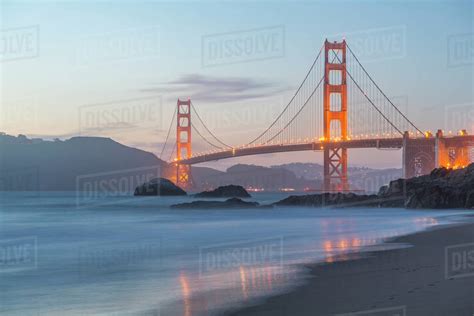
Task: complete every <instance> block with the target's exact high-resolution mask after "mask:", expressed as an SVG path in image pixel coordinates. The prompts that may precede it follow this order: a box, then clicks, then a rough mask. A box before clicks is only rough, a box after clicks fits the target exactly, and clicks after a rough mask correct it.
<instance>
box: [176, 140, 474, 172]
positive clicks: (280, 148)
mask: <svg viewBox="0 0 474 316" xmlns="http://www.w3.org/2000/svg"><path fill="white" fill-rule="evenodd" d="M442 139H443V141H444V143H445V146H446V147H455V146H462V147H471V148H472V147H474V135H462V136H461V135H458V136H447V137H443V138H442ZM435 140H436V138H435V137H429V138H425V137H419V138H408V141H410V142H411V143H412V144H413V145H414V146H419V145H420V144H421V145H429V146H434V144H435ZM328 146H331V147H342V148H348V149H350V148H378V149H397V148H398V149H400V148H402V147H403V137H398V138H372V139H351V140H346V141H338V142H335V141H331V142H327V141H326V142H323V141H317V142H308V143H296V144H278V145H262V146H255V147H253V146H252V147H245V148H234V149H229V150H225V151H219V152H215V153H210V154H204V155H198V156H195V157H192V158H189V159H182V160H180V161H179V163H180V164H182V165H194V164H198V163H203V162H208V161H215V160H220V159H228V158H234V157H242V156H251V155H262V154H272V153H281V152H293V151H309V150H311V151H321V150H323V149H324V147H328Z"/></svg>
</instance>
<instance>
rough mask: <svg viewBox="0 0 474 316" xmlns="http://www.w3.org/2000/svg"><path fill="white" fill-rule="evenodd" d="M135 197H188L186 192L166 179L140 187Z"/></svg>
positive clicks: (153, 181)
mask: <svg viewBox="0 0 474 316" xmlns="http://www.w3.org/2000/svg"><path fill="white" fill-rule="evenodd" d="M133 195H135V196H150V195H161V196H167V195H168V196H171V195H186V191H184V190H183V189H181V188H180V187H178V186H176V185H175V184H174V183H173V182H171V181H170V180H168V179H165V178H155V179H152V180H150V181H149V182H145V183H144V184H142V185H139V186H138V187H137V188H136V189H135V193H134V194H133Z"/></svg>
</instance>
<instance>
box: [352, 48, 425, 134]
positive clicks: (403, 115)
mask: <svg viewBox="0 0 474 316" xmlns="http://www.w3.org/2000/svg"><path fill="white" fill-rule="evenodd" d="M346 46H347V48H348V49H349V51H350V52H351V54H352V56H353V57H354V58H355V60H356V61H357V63H358V64H359V66H360V67H361V68H362V70H363V71H364V72H365V74H366V75H367V76H368V77H369V79H370V81H372V83H373V84H374V85H375V86H376V87H377V89H378V90H379V91H380V92H381V93H382V95H383V96H384V97H385V98H386V99H387V100H388V102H389V103H390V104H391V105H392V106H393V107H394V108H395V110H396V111H397V112H398V113H399V114H400V115H401V116H402V117H403V118H404V119H405V120H406V121H407V122H408V123H409V124H410V125H411V126H413V127H414V128H415V129H416V130H417V131H418V132H420V133H421V134H424V133H423V132H422V131H421V130H420V129H419V128H418V127H416V126H415V124H414V123H413V122H412V121H410V120H409V119H408V117H406V116H405V114H403V112H401V111H400V110H399V109H398V108H397V106H396V105H395V104H393V102H392V101H391V100H390V99H389V98H388V97H387V95H385V93H384V92H383V91H382V89H380V87H379V86H378V85H377V83H375V81H374V79H372V77H371V76H370V75H369V73H368V72H367V70H365V68H364V66H363V65H362V64H361V63H360V61H359V59H358V58H357V56H356V55H355V54H354V52H353V51H352V49H351V48H350V47H349V45H347V44H346Z"/></svg>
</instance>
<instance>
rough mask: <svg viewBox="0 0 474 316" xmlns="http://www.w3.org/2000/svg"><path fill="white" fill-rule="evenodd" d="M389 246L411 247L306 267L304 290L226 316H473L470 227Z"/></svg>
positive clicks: (429, 233)
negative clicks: (407, 245) (307, 275)
mask: <svg viewBox="0 0 474 316" xmlns="http://www.w3.org/2000/svg"><path fill="white" fill-rule="evenodd" d="M390 243H403V244H409V245H412V247H407V248H402V249H395V250H386V251H377V252H369V253H366V254H365V255H364V256H363V257H361V256H360V255H351V256H349V259H348V260H345V261H338V262H334V263H323V264H315V265H313V266H309V267H308V268H309V269H310V275H311V277H310V278H309V280H308V282H307V283H306V284H305V285H303V286H301V287H299V288H297V289H295V290H294V291H292V292H290V293H286V294H282V295H278V296H275V297H272V298H269V299H267V300H266V301H265V302H263V303H260V304H258V305H256V306H251V307H246V308H243V309H241V310H238V311H233V312H229V313H227V315H233V316H237V315H238V316H257V315H258V316H270V315H271V316H283V315H311V316H314V315H340V314H342V315H391V316H394V315H399V316H401V315H430V316H432V315H443V316H447V315H449V316H451V315H466V316H472V315H474V224H471V223H470V224H462V225H449V226H444V227H439V228H436V229H434V230H429V231H424V232H421V233H416V234H413V235H408V236H403V237H399V238H396V239H394V240H392V241H390Z"/></svg>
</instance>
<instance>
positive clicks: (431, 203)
mask: <svg viewBox="0 0 474 316" xmlns="http://www.w3.org/2000/svg"><path fill="white" fill-rule="evenodd" d="M275 205H293V206H312V207H324V206H337V207H348V206H350V207H353V206H376V207H406V208H414V209H423V208H425V209H449V208H468V209H472V208H474V163H473V164H470V165H469V166H468V167H467V168H464V169H456V170H453V169H446V168H438V169H434V170H433V171H432V172H431V173H430V174H429V175H425V176H420V177H416V178H411V179H398V180H394V181H391V182H390V184H389V185H387V186H382V187H381V188H380V190H379V192H378V194H377V195H356V194H353V193H344V194H343V193H324V194H314V195H304V196H290V197H288V198H286V199H284V200H281V201H279V202H277V203H275Z"/></svg>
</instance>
